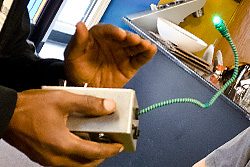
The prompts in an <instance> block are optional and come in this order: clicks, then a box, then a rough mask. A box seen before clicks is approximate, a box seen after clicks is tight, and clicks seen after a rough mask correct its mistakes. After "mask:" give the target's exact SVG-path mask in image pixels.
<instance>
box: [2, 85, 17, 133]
mask: <svg viewBox="0 0 250 167" xmlns="http://www.w3.org/2000/svg"><path fill="white" fill-rule="evenodd" d="M16 100H17V92H16V91H14V90H13V89H8V88H6V87H3V86H0V109H1V110H0V118H1V120H0V138H2V137H3V134H4V132H5V131H6V129H7V127H8V124H9V121H10V119H11V117H12V114H13V112H14V109H15V106H16Z"/></svg>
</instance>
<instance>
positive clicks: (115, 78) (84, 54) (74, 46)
mask: <svg viewBox="0 0 250 167" xmlns="http://www.w3.org/2000/svg"><path fill="white" fill-rule="evenodd" d="M156 50H157V49H156V46H155V45H152V44H151V43H150V42H149V41H148V40H143V39H141V38H140V37H139V36H138V35H136V34H133V33H131V32H128V31H124V30H122V29H120V28H118V27H116V26H113V25H111V24H98V25H96V26H94V27H93V28H91V29H90V30H89V31H88V30H87V28H86V27H85V25H84V23H82V22H80V23H78V24H77V26H76V33H75V34H74V36H73V37H72V39H71V41H70V42H69V44H68V46H67V48H66V50H65V54H64V56H65V63H64V66H65V72H66V77H67V80H68V81H69V82H70V83H71V84H73V85H76V86H82V85H84V83H88V84H89V86H93V87H113V88H114V87H116V88H119V87H122V86H123V85H125V84H126V83H127V82H128V81H129V80H130V79H131V78H132V77H133V76H134V75H135V73H136V72H137V70H138V69H139V68H140V67H141V66H142V65H144V64H145V63H147V62H148V61H149V60H150V59H151V58H152V57H153V55H154V54H155V53H156Z"/></svg>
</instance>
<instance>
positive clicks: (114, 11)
mask: <svg viewBox="0 0 250 167" xmlns="http://www.w3.org/2000/svg"><path fill="white" fill-rule="evenodd" d="M151 3H154V4H157V3H158V1H146V0H145V1H136V0H134V1H132V0H127V1H124V0H120V1H119V0H112V1H111V4H110V5H109V8H108V10H107V12H106V13H105V15H104V17H103V18H102V20H101V22H104V23H111V24H114V25H116V26H119V27H121V28H124V29H127V30H129V29H130V28H129V27H128V26H127V25H125V23H123V22H122V20H121V19H122V17H123V16H126V15H129V14H132V13H136V12H139V11H142V10H145V9H149V6H150V4H151ZM125 87H126V88H132V89H134V90H135V91H136V96H137V100H138V104H139V107H140V109H143V108H145V107H147V106H149V105H151V104H154V103H157V102H161V101H164V100H169V99H172V98H181V97H190V98H194V99H198V100H200V101H202V102H204V103H205V102H208V101H209V100H210V99H211V97H212V96H213V95H214V93H215V89H211V87H209V86H206V84H204V82H203V81H201V80H199V79H197V78H196V77H194V76H191V75H190V74H189V73H188V72H187V71H185V70H184V69H183V68H182V67H180V66H178V65H177V64H176V63H175V62H173V61H172V60H171V59H169V57H167V56H166V54H165V53H164V54H163V52H162V51H158V52H157V54H156V55H155V56H154V58H153V59H152V60H150V62H149V63H147V64H146V65H144V66H143V67H142V68H141V69H140V70H139V71H138V72H137V74H136V75H135V77H134V78H133V79H132V80H130V82H129V83H127V84H126V85H125ZM249 123H250V122H249V120H248V119H247V118H246V116H245V115H244V114H243V113H241V112H240V111H239V109H237V107H236V108H235V107H234V106H233V105H231V103H228V100H227V99H225V98H222V97H219V98H218V99H217V100H216V102H215V103H214V104H213V105H212V106H211V107H209V108H207V109H201V108H199V107H198V106H196V105H193V104H187V103H184V104H172V105H169V106H164V107H162V108H158V109H156V110H153V111H151V112H149V113H146V114H143V115H141V116H140V123H139V129H140V130H141V134H140V136H139V138H138V145H137V150H136V151H135V152H132V153H131V152H123V153H120V154H118V155H117V156H115V157H112V158H109V159H107V160H105V161H104V163H102V164H101V165H100V166H102V167H141V166H142V167H155V166H157V167H158V166H159V167H162V166H167V167H182V166H183V167H188V166H192V165H193V164H194V163H195V162H197V161H199V160H200V159H202V158H204V157H205V156H206V155H207V154H209V153H210V152H212V151H213V150H214V149H216V148H218V147H219V146H221V145H222V144H224V143H225V142H227V141H228V140H230V139H232V138H233V137H234V136H235V135H237V134H238V133H240V132H241V131H242V130H244V129H245V128H247V127H248V126H249Z"/></svg>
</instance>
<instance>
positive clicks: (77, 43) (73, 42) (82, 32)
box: [64, 22, 89, 60]
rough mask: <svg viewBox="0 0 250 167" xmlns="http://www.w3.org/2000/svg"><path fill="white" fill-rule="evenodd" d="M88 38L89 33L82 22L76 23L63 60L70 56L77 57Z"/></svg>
mask: <svg viewBox="0 0 250 167" xmlns="http://www.w3.org/2000/svg"><path fill="white" fill-rule="evenodd" d="M88 37H89V33H88V29H87V27H86V26H85V24H84V23H83V22H79V23H77V25H76V31H75V34H74V35H73V36H72V37H71V39H70V41H69V43H68V45H67V47H66V49H65V52H64V57H65V60H67V59H66V58H68V57H69V56H70V55H77V53H78V52H79V51H81V50H84V49H85V47H86V46H87V41H88Z"/></svg>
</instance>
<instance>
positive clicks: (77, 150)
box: [71, 134, 124, 160]
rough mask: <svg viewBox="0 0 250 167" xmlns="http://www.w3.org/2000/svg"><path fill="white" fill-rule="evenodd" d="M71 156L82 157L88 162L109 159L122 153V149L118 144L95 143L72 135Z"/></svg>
mask: <svg viewBox="0 0 250 167" xmlns="http://www.w3.org/2000/svg"><path fill="white" fill-rule="evenodd" d="M71 141H72V145H71V148H72V150H74V151H72V155H73V156H82V157H85V158H87V159H89V160H100V159H105V158H110V157H113V156H115V155H116V154H118V153H120V152H122V151H123V149H124V147H123V145H121V144H118V143H111V144H107V143H97V142H93V141H88V140H83V139H81V138H79V137H78V136H75V135H73V134H72V140H71Z"/></svg>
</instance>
